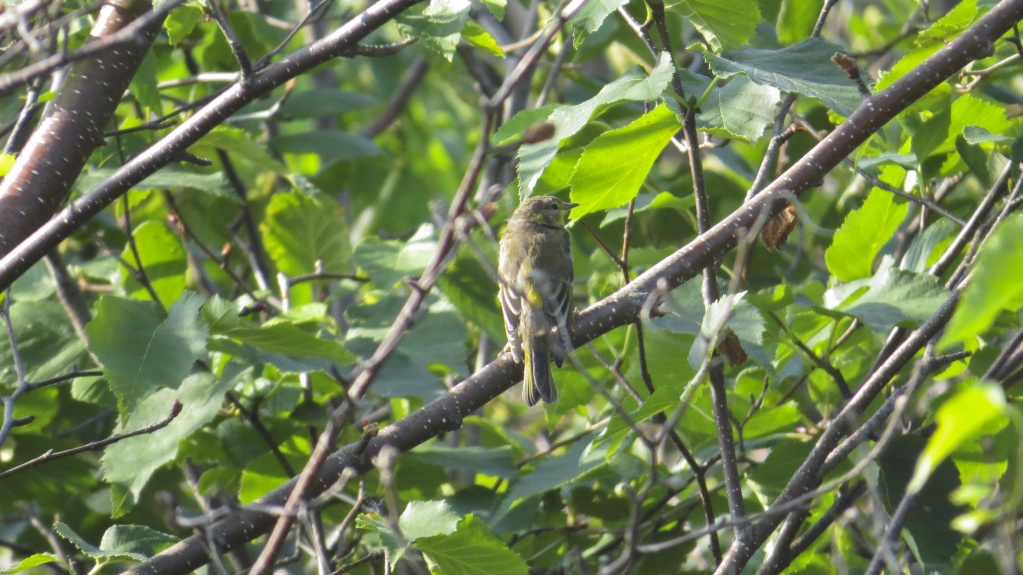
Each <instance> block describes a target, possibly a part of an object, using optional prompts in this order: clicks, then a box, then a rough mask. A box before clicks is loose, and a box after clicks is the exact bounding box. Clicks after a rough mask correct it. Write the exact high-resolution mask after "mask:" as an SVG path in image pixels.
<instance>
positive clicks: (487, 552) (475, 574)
mask: <svg viewBox="0 0 1023 575" xmlns="http://www.w3.org/2000/svg"><path fill="white" fill-rule="evenodd" d="M415 547H416V549H419V550H420V551H422V553H423V555H424V556H425V557H426V562H427V564H429V566H430V571H431V572H432V573H438V574H443V575H527V574H528V573H529V566H528V565H526V562H525V560H524V559H522V557H521V556H519V555H518V554H517V553H515V552H514V551H512V550H511V549H509V548H508V546H507V545H506V544H505V543H504V542H503V541H501V540H500V539H498V538H497V537H494V534H493V533H491V532H490V529H488V528H487V525H486V523H484V522H482V521H480V520H479V519H476V517H475V516H473V515H467V516H466V517H465V518H463V519H462V520H461V521H460V522H459V523H458V528H457V529H456V530H455V532H454V533H451V534H448V535H436V536H433V537H423V538H420V539H418V540H416V544H415Z"/></svg>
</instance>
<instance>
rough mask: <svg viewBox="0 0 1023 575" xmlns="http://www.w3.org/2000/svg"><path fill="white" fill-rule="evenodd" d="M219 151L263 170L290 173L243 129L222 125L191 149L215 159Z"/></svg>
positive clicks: (190, 149)
mask: <svg viewBox="0 0 1023 575" xmlns="http://www.w3.org/2000/svg"><path fill="white" fill-rule="evenodd" d="M217 150H223V151H225V152H227V153H229V154H230V155H231V157H232V158H241V159H244V160H245V161H246V162H248V163H250V164H252V165H253V166H256V167H258V168H259V169H261V170H271V171H273V172H277V173H287V171H288V170H287V168H285V167H284V164H282V163H281V162H280V161H279V160H277V158H274V156H273V154H271V153H270V151H269V150H267V148H266V146H264V145H263V144H260V143H258V142H256V140H254V139H253V136H252V135H251V134H249V133H248V132H246V131H245V130H242V129H241V128H235V127H232V126H224V125H223V124H221V125H219V126H217V127H216V128H213V129H212V130H211V131H210V132H209V133H208V134H206V135H205V136H203V137H202V139H201V140H199V141H198V142H196V143H195V144H194V145H193V146H192V147H191V148H189V151H191V152H192V153H193V154H196V155H199V156H203V157H209V158H215V157H216V156H217Z"/></svg>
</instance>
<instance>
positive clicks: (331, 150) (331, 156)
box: [270, 132, 384, 161]
mask: <svg viewBox="0 0 1023 575" xmlns="http://www.w3.org/2000/svg"><path fill="white" fill-rule="evenodd" d="M270 143H271V144H273V146H274V147H276V148H278V149H280V150H282V151H284V152H292V153H295V154H316V155H317V156H319V157H320V158H321V159H322V160H323V161H328V160H331V161H332V160H359V159H363V158H373V157H375V156H379V155H381V154H383V153H384V151H383V150H381V149H380V148H379V147H378V146H377V145H376V144H374V143H373V140H370V139H369V138H367V137H365V136H362V135H360V134H350V133H348V132H306V133H303V134H289V135H286V136H277V137H276V138H274V139H273V140H271V141H270Z"/></svg>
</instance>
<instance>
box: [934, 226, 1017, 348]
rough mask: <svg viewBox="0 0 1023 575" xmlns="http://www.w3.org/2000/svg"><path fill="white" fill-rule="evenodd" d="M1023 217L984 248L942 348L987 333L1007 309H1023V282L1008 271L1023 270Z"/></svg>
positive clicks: (1005, 228) (997, 230)
mask: <svg viewBox="0 0 1023 575" xmlns="http://www.w3.org/2000/svg"><path fill="white" fill-rule="evenodd" d="M1021 237H1023V214H1013V215H1011V216H1009V217H1008V218H1006V219H1005V221H1003V222H1002V224H1001V225H999V226H998V228H997V229H996V230H995V232H994V233H993V234H992V235H991V237H990V238H988V240H987V241H986V242H984V245H982V246H981V248H980V253H979V254H978V255H977V263H976V264H975V266H974V269H973V277H972V279H970V283H969V284H968V285H967V286H966V289H965V290H964V291H963V295H962V298H961V299H960V301H959V306H958V307H957V308H956V311H955V314H954V315H953V316H952V321H950V322H949V324H948V327H947V328H946V329H945V334H944V335H943V336H942V337H941V342H940V343H939V348H948V347H949V346H952V345H955V344H957V343H962V342H965V341H968V340H970V339H972V338H973V337H976V336H978V335H980V334H981V333H983V332H984V331H985V330H987V329H988V328H989V327H991V325H992V323H993V322H994V320H995V317H996V316H997V315H998V314H999V312H1001V311H1002V310H1003V309H1004V310H1009V311H1016V310H1018V309H1019V308H1020V306H1023V283H1021V282H1020V281H1019V280H1018V278H1017V277H1016V276H1015V274H1014V273H1007V270H1020V269H1023V250H1020V249H1019V238H1021Z"/></svg>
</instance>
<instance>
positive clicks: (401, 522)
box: [357, 501, 458, 568]
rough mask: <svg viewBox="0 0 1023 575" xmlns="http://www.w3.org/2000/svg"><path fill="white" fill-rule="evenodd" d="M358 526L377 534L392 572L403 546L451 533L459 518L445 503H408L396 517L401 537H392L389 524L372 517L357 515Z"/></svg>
mask: <svg viewBox="0 0 1023 575" xmlns="http://www.w3.org/2000/svg"><path fill="white" fill-rule="evenodd" d="M357 525H358V526H359V527H361V528H363V529H368V530H372V531H376V532H377V534H379V535H380V540H381V542H383V544H384V547H385V548H387V551H388V554H387V555H388V557H387V560H388V564H389V565H390V566H391V567H392V568H393V567H394V565H395V563H397V562H398V560H399V559H401V558H402V557H404V556H405V550H406V546H405V545H403V544H402V541H403V540H404V542H405V543H406V544H409V543H414V542H415V541H416V540H418V539H421V538H428V537H436V536H443V535H447V534H450V533H453V532H454V531H455V529H456V528H457V526H458V515H457V514H455V512H454V511H452V510H451V507H450V506H449V505H448V504H447V503H446V502H444V501H410V502H409V504H408V506H406V507H405V510H404V511H402V513H401V515H400V516H399V517H398V528H399V529H400V530H401V535H400V538H399V534H398V533H395V531H394V528H393V527H392V526H391V524H390V523H388V522H387V521H385V520H383V519H382V518H378V517H376V516H372V515H365V514H364V515H360V516H359V517H358V518H357Z"/></svg>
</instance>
